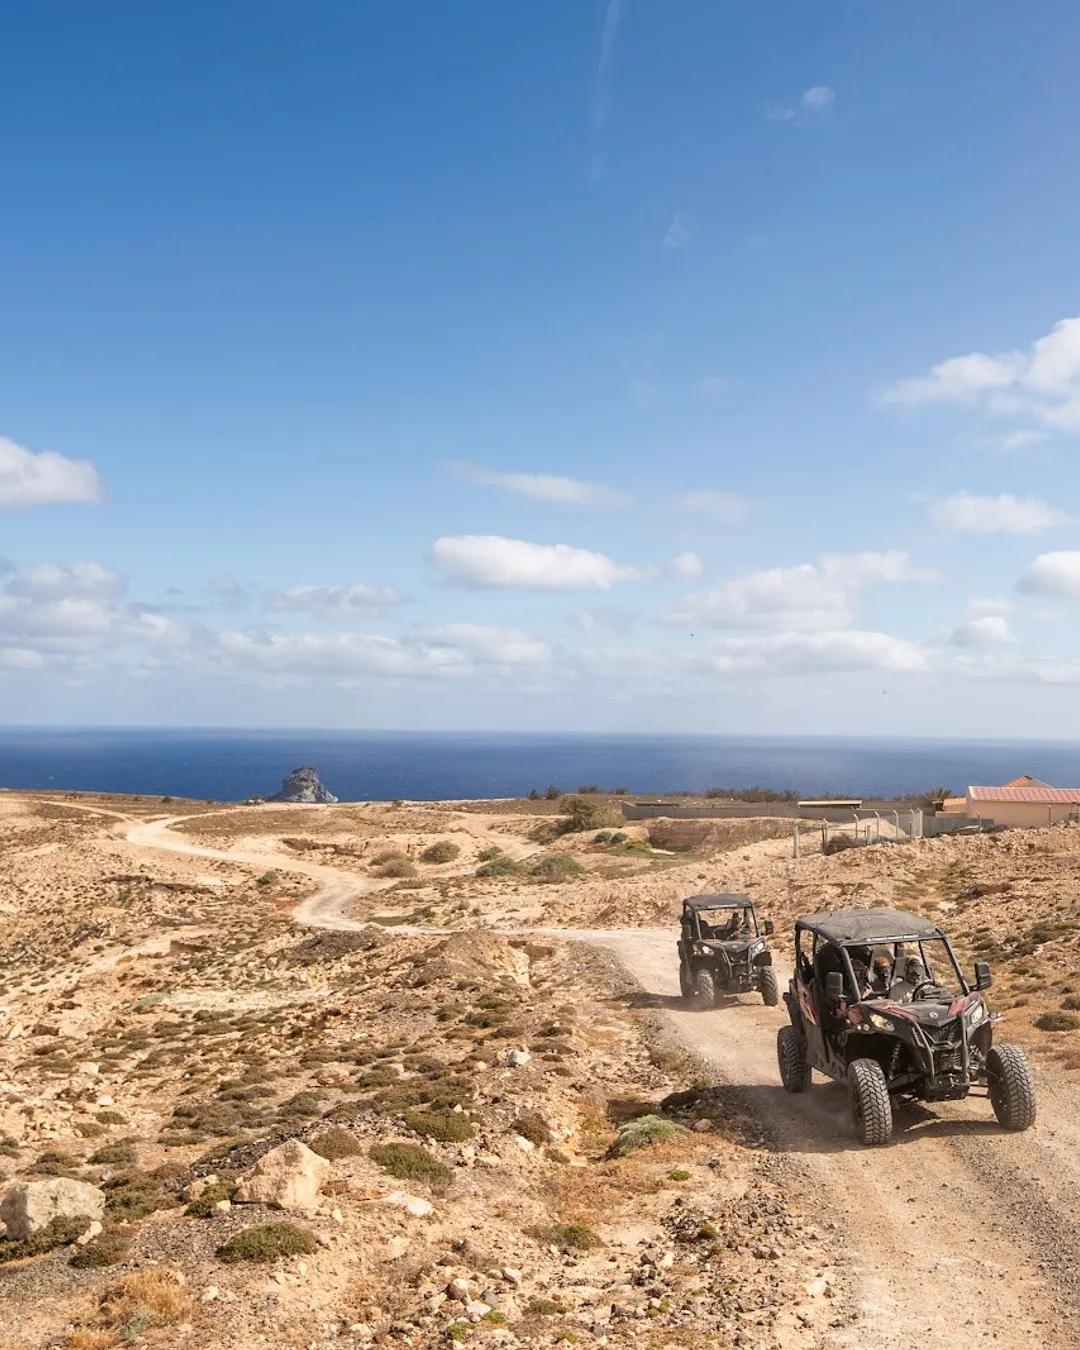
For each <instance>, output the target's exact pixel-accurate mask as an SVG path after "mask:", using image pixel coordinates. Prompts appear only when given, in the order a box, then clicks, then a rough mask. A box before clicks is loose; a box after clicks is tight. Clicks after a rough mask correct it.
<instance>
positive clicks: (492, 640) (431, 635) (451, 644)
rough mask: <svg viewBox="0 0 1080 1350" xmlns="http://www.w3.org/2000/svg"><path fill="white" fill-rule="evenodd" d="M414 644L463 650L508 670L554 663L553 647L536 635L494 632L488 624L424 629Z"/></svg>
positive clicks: (504, 630)
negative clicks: (507, 667) (552, 661)
mask: <svg viewBox="0 0 1080 1350" xmlns="http://www.w3.org/2000/svg"><path fill="white" fill-rule="evenodd" d="M410 640H411V641H414V642H422V643H424V644H425V645H427V646H430V647H435V648H449V649H451V650H452V649H455V648H457V649H459V650H461V651H465V652H468V653H469V655H470V656H472V657H473V658H474V659H476V660H477V661H483V662H490V663H491V664H492V665H505V666H543V665H547V664H548V663H549V662H550V661H551V659H552V650H551V648H550V646H549V645H548V644H547V643H546V642H544V641H543V640H542V639H540V638H538V637H535V636H534V635H533V634H532V633H525V632H522V631H521V630H520V629H517V628H492V627H488V626H486V625H484V624H475V623H448V624H442V625H440V626H439V627H437V628H421V629H417V630H416V632H415V633H413V634H411V635H410Z"/></svg>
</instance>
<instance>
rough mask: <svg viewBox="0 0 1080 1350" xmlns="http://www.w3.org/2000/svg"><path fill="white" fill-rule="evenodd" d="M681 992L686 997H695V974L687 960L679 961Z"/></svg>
mask: <svg viewBox="0 0 1080 1350" xmlns="http://www.w3.org/2000/svg"><path fill="white" fill-rule="evenodd" d="M679 993H680V994H682V996H683V998H684V999H692V998H693V997H694V976H693V973H692V972H691V970H690V967H689V965H687V963H686V962H685V961H680V962H679Z"/></svg>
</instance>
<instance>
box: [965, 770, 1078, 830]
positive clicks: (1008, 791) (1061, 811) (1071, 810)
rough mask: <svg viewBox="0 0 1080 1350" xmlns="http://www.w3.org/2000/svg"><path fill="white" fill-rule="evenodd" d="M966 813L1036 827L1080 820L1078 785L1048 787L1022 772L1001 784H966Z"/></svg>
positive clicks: (1009, 823)
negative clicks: (969, 785) (987, 785)
mask: <svg viewBox="0 0 1080 1350" xmlns="http://www.w3.org/2000/svg"><path fill="white" fill-rule="evenodd" d="M965 801H966V803H967V815H968V816H969V817H970V818H972V819H977V818H981V819H983V820H992V821H993V822H994V824H995V825H1019V826H1028V827H1029V828H1031V827H1036V828H1037V827H1038V826H1040V825H1057V824H1058V823H1059V822H1060V821H1063V820H1080V788H1056V787H1050V786H1049V785H1048V784H1046V783H1044V782H1042V781H1041V780H1040V779H1038V778H1032V777H1031V776H1030V775H1029V774H1024V775H1023V776H1022V777H1020V778H1014V779H1013V780H1012V782H1010V783H1005V784H1003V785H1002V786H1001V787H969V788H968V790H967V796H966V798H965Z"/></svg>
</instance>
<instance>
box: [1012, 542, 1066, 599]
mask: <svg viewBox="0 0 1080 1350" xmlns="http://www.w3.org/2000/svg"><path fill="white" fill-rule="evenodd" d="M1020 590H1021V591H1023V592H1024V593H1025V594H1026V595H1055V596H1059V597H1061V598H1062V599H1067V600H1078V599H1080V552H1077V551H1076V550H1075V549H1062V550H1059V551H1057V552H1054V553H1040V554H1039V556H1038V557H1037V558H1036V559H1035V561H1034V562H1033V563H1032V564H1031V566H1030V567H1029V568H1028V569H1027V571H1026V572H1025V573H1024V574H1023V576H1022V577H1021V578H1020Z"/></svg>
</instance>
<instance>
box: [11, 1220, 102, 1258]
mask: <svg viewBox="0 0 1080 1350" xmlns="http://www.w3.org/2000/svg"><path fill="white" fill-rule="evenodd" d="M90 1222H91V1221H90V1219H89V1218H87V1217H85V1216H83V1215H80V1216H78V1217H76V1218H71V1219H53V1220H52V1221H51V1222H50V1223H49V1224H47V1225H46V1227H44V1228H43V1229H42V1230H41V1231H40V1232H39V1233H35V1234H34V1235H33V1236H32V1237H28V1238H22V1239H21V1240H20V1241H18V1242H4V1241H0V1264H4V1263H6V1262H8V1261H25V1260H26V1258H27V1257H29V1256H44V1255H45V1253H46V1252H51V1251H55V1250H56V1248H57V1247H68V1246H70V1245H71V1244H72V1243H73V1242H74V1241H75V1240H76V1238H80V1237H82V1235H83V1234H84V1233H85V1232H86V1230H87V1229H88V1228H89V1227H90Z"/></svg>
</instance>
